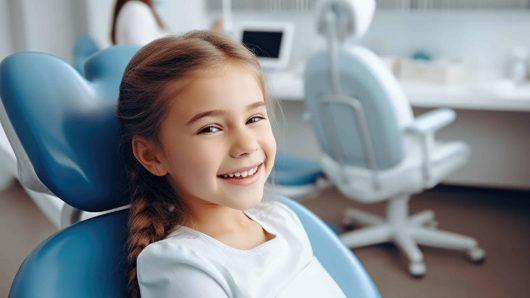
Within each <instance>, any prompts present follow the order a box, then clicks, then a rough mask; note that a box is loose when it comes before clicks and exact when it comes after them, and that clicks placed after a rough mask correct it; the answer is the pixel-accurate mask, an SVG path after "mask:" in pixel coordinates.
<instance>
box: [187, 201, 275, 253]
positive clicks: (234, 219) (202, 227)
mask: <svg viewBox="0 0 530 298" xmlns="http://www.w3.org/2000/svg"><path fill="white" fill-rule="evenodd" d="M199 210H200V211H199V212H197V211H195V212H191V214H190V217H189V218H188V219H187V220H186V221H185V222H184V223H183V225H184V226H187V227H190V228H192V229H194V230H197V231H199V232H201V233H203V234H206V235H208V236H210V237H212V238H214V239H216V240H218V241H220V242H222V243H224V244H226V245H228V246H231V247H233V248H237V249H251V248H254V247H256V246H258V245H260V244H262V243H264V242H266V241H268V240H270V239H273V238H274V235H272V234H270V233H268V232H267V231H265V229H263V227H262V226H261V225H260V224H259V223H257V222H255V221H254V220H252V219H251V218H249V217H248V216H247V215H246V214H245V213H244V212H243V211H242V210H236V209H231V208H228V207H224V206H215V207H213V206H212V207H211V208H200V209H199Z"/></svg>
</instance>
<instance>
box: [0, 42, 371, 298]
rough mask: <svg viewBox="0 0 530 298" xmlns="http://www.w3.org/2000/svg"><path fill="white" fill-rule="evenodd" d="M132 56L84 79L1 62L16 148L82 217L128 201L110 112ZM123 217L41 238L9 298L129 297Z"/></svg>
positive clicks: (363, 278) (326, 232) (348, 262)
mask: <svg viewBox="0 0 530 298" xmlns="http://www.w3.org/2000/svg"><path fill="white" fill-rule="evenodd" d="M136 49H137V47H128V46H117V47H114V48H110V49H105V50H102V51H101V52H100V53H97V54H95V55H94V56H92V57H91V58H90V60H89V61H88V62H87V63H88V64H87V65H86V67H85V69H86V70H87V73H86V78H83V77H82V76H80V75H79V74H78V73H77V72H76V71H75V70H74V69H73V68H72V67H71V66H69V65H68V64H66V63H64V62H63V61H61V60H60V59H58V58H55V57H52V56H50V55H46V54H39V53H18V54H14V55H12V56H10V57H8V58H6V60H5V61H3V62H2V64H0V96H1V97H2V101H3V103H4V106H5V111H6V113H7V116H8V117H9V119H10V120H11V122H10V123H12V124H13V128H14V132H15V133H16V136H18V137H19V140H20V146H21V149H24V150H25V151H24V152H27V156H28V157H29V160H30V161H31V163H32V164H33V166H34V168H35V172H36V173H37V175H38V178H39V179H40V180H41V181H42V183H43V184H44V186H45V187H47V188H49V189H50V190H51V191H52V192H53V193H56V194H57V195H58V196H59V198H61V199H64V200H65V201H67V202H68V203H70V204H71V205H72V206H74V207H77V208H79V209H81V210H90V211H103V210H108V209H111V208H115V207H118V206H121V205H123V204H125V203H127V198H125V197H124V193H123V190H124V189H123V187H124V183H123V181H122V180H123V177H124V175H123V173H122V172H121V169H122V165H121V162H120V159H119V158H118V157H119V156H117V155H116V154H117V152H118V123H117V119H116V117H115V114H114V113H115V108H116V100H117V97H118V86H119V81H120V79H121V76H122V73H123V70H124V68H125V65H126V64H127V62H128V61H129V59H130V58H131V56H132V55H133V54H134V52H135V51H136ZM48 122H49V123H48ZM19 149H20V148H19ZM283 200H284V202H285V203H286V204H288V205H289V206H290V207H291V208H292V209H293V210H295V212H297V214H298V215H299V217H300V219H301V221H302V222H303V223H304V226H305V227H306V229H307V231H308V233H309V236H310V238H311V241H312V244H313V248H314V252H315V255H316V256H317V258H319V260H320V261H321V263H322V264H323V266H324V267H325V268H326V269H327V270H328V271H329V272H330V273H331V274H332V276H333V277H334V278H336V279H337V282H338V283H339V285H340V286H341V288H343V289H344V291H345V292H347V293H349V294H348V296H362V297H379V294H378V292H377V289H376V288H375V287H374V285H373V283H372V281H371V280H370V278H369V277H368V275H367V273H366V272H365V271H364V268H363V267H362V266H361V265H360V263H359V262H358V260H357V259H356V258H355V257H353V255H352V254H351V252H350V251H349V250H348V249H346V248H345V247H344V245H343V244H342V243H341V242H340V240H339V239H338V238H337V236H336V235H334V234H333V232H331V231H330V229H329V228H328V227H327V226H326V225H325V224H324V223H322V222H321V221H320V220H319V219H318V218H317V217H316V216H314V215H312V214H311V213H310V212H309V211H308V210H306V209H305V208H304V207H302V206H300V205H298V204H296V203H294V202H292V201H290V200H289V199H285V198H284V199H283ZM127 217H128V211H127V210H122V211H116V212H113V213H109V214H105V215H102V216H98V217H95V218H91V219H88V220H85V221H82V222H79V223H77V224H74V225H72V226H70V227H68V228H66V229H64V230H62V231H60V232H59V233H57V234H56V235H54V236H52V237H50V238H49V239H47V240H46V241H44V242H43V243H42V244H41V245H39V246H38V247H37V248H36V249H35V250H34V251H33V252H32V253H31V255H29V256H28V257H27V258H26V259H25V261H24V263H23V264H22V265H21V267H20V269H19V271H18V273H17V275H16V277H15V279H14V281H13V284H12V288H11V291H10V294H9V297H11V298H19V297H24V298H25V297H44V298H47V297H81V298H84V297H118V298H119V297H127V291H126V284H127V275H126V270H127V264H126V259H125V257H126V238H127ZM351 293H354V294H353V295H350V294H351ZM176 295H177V296H178V294H176Z"/></svg>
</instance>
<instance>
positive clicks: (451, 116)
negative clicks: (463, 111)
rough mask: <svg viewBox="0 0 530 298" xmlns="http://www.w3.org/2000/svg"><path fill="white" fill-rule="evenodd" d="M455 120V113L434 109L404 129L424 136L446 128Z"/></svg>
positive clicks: (448, 110)
mask: <svg viewBox="0 0 530 298" xmlns="http://www.w3.org/2000/svg"><path fill="white" fill-rule="evenodd" d="M455 119H456V113H455V111H453V110H450V109H436V110H434V111H430V112H427V113H425V114H422V115H420V116H418V117H416V119H414V122H412V123H411V125H410V126H408V127H407V128H406V131H407V132H411V133H414V134H422V135H424V134H428V133H432V132H434V131H437V130H439V129H440V128H442V127H445V126H447V125H448V124H449V123H451V122H453V121H454V120H455Z"/></svg>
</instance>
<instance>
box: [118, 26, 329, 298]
mask: <svg viewBox="0 0 530 298" xmlns="http://www.w3.org/2000/svg"><path fill="white" fill-rule="evenodd" d="M270 105H271V101H270V100H269V98H268V97H267V95H266V92H265V87H264V81H263V77H262V75H261V70H260V67H259V64H258V63H257V60H256V58H255V57H254V55H253V54H252V53H251V52H249V51H248V50H247V49H246V48H244V47H243V46H242V45H240V44H238V43H236V42H234V41H232V40H230V39H228V38H227V37H224V36H221V35H218V34H215V33H211V32H200V31H197V32H192V33H189V34H187V35H184V36H182V37H166V38H163V39H159V40H156V41H154V42H152V43H150V44H148V45H147V46H145V47H144V48H142V49H141V50H140V51H139V52H138V53H137V54H136V55H135V56H134V57H133V59H132V60H131V62H130V63H129V65H128V67H127V69H126V71H125V74H124V77H123V81H122V83H121V86H120V96H119V105H118V117H119V119H120V122H121V124H122V146H121V148H122V155H123V156H124V158H125V163H126V165H127V171H128V178H129V186H130V189H129V192H130V197H131V211H130V219H129V239H128V244H129V256H128V260H129V263H130V272H129V291H130V295H131V296H132V297H138V296H139V294H141V296H142V297H144V298H146V297H194V298H195V297H216V298H217V297H260V298H261V297H277V296H280V295H281V294H282V292H283V291H285V290H286V289H287V288H288V287H289V285H290V283H292V281H293V280H295V279H297V278H298V277H299V276H300V273H301V272H303V271H304V268H306V267H307V266H308V265H309V264H311V263H312V262H315V261H314V260H315V258H314V257H313V252H312V249H311V246H310V243H309V240H308V238H307V235H306V233H305V231H304V228H303V226H302V225H301V223H300V221H299V219H298V218H297V217H296V215H295V214H294V213H293V212H292V211H290V209H288V207H286V206H285V205H283V204H281V203H280V202H276V201H273V200H271V201H262V198H263V194H264V185H265V182H266V180H267V177H268V176H269V174H270V173H271V170H272V167H273V164H274V158H275V154H276V142H275V139H274V136H273V133H272V128H271V122H270V121H269V119H270V116H271V115H270V114H269V113H270V111H271V107H270ZM324 274H327V273H326V272H324ZM332 286H334V287H335V288H337V286H336V285H335V284H334V283H333V285H332Z"/></svg>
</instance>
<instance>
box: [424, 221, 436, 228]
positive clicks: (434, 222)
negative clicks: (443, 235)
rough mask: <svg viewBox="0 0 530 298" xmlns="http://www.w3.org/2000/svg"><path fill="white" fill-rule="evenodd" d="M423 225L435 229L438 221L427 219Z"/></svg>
mask: <svg viewBox="0 0 530 298" xmlns="http://www.w3.org/2000/svg"><path fill="white" fill-rule="evenodd" d="M425 227H426V228H429V229H436V228H438V222H437V221H436V220H434V219H433V220H429V221H428V222H426V223H425Z"/></svg>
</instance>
